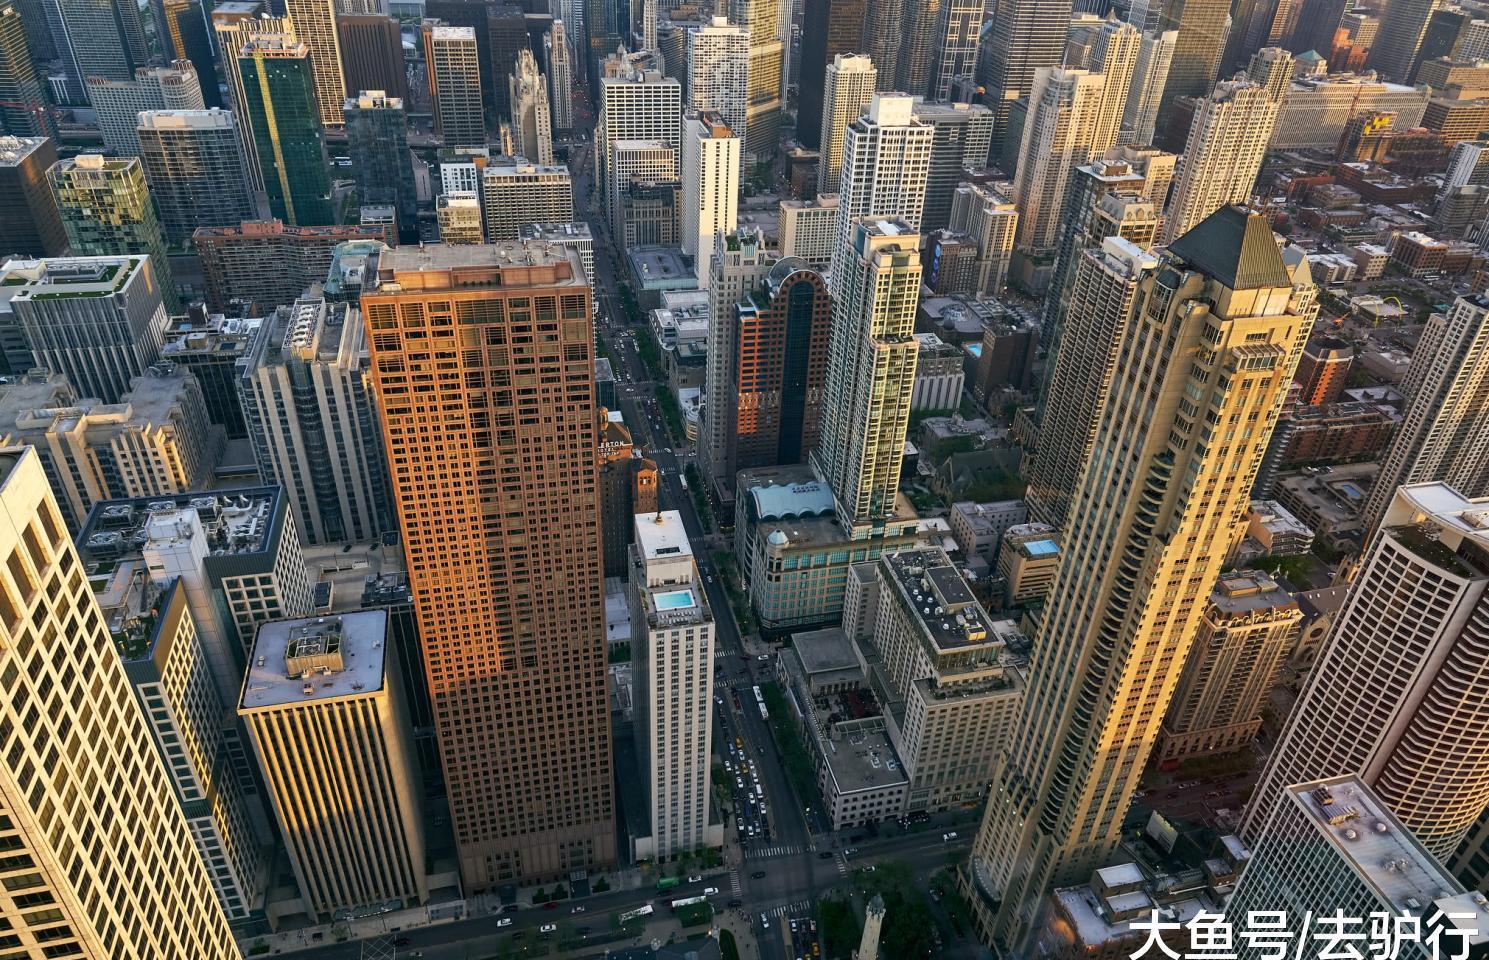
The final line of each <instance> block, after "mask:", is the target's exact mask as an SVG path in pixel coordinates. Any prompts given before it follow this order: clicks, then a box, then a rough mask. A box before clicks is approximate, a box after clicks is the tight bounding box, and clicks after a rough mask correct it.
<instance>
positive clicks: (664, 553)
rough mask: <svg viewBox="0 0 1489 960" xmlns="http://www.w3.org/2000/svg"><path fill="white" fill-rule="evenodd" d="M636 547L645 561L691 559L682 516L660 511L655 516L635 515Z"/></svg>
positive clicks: (675, 512) (690, 547) (691, 552)
mask: <svg viewBox="0 0 1489 960" xmlns="http://www.w3.org/2000/svg"><path fill="white" fill-rule="evenodd" d="M636 546H637V547H638V549H639V550H640V551H641V555H642V556H643V557H644V558H646V559H647V560H666V559H672V558H677V557H691V556H692V555H693V548H692V546H691V545H690V544H689V543H688V532H687V530H686V529H684V528H683V523H682V514H681V513H678V512H677V511H676V510H660V511H658V512H657V513H655V514H644V513H638V514H637V515H636Z"/></svg>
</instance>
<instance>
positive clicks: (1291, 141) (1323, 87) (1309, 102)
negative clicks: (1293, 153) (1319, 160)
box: [1267, 74, 1429, 152]
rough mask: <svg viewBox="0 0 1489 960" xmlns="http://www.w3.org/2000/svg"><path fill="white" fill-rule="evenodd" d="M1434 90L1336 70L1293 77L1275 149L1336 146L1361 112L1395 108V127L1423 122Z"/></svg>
mask: <svg viewBox="0 0 1489 960" xmlns="http://www.w3.org/2000/svg"><path fill="white" fill-rule="evenodd" d="M1428 97H1429V90H1428V88H1427V87H1425V86H1419V87H1408V86H1403V85H1401V84H1399V83H1385V82H1382V81H1380V80H1377V79H1376V78H1375V77H1374V76H1372V75H1370V74H1333V75H1330V76H1326V77H1307V78H1300V79H1296V80H1293V81H1292V82H1291V83H1290V84H1288V86H1287V89H1286V90H1285V91H1284V92H1283V94H1282V104H1281V106H1280V108H1279V109H1278V111H1277V123H1276V126H1274V127H1273V129H1272V135H1271V137H1270V139H1269V140H1268V142H1267V148H1268V149H1270V150H1325V151H1331V152H1332V151H1333V150H1334V149H1335V148H1336V147H1337V146H1338V145H1339V142H1340V139H1341V138H1342V137H1343V136H1344V132H1345V128H1346V127H1347V126H1348V125H1349V122H1350V121H1351V120H1353V119H1354V118H1356V117H1360V116H1365V115H1369V114H1372V113H1394V114H1395V115H1396V116H1395V118H1394V119H1393V120H1392V121H1391V128H1392V129H1394V130H1410V129H1412V128H1413V127H1419V126H1421V125H1422V116H1423V114H1424V113H1425V112H1426V110H1427V100H1428Z"/></svg>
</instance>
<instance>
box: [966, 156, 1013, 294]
mask: <svg viewBox="0 0 1489 960" xmlns="http://www.w3.org/2000/svg"><path fill="white" fill-rule="evenodd" d="M1018 225H1019V209H1018V207H1017V206H1016V205H1015V204H1014V202H1013V201H1012V200H1011V199H1010V198H1008V197H1006V196H1004V195H1003V194H1002V193H1000V192H998V191H997V190H995V189H993V187H992V186H990V185H986V184H980V183H964V184H961V185H960V186H958V187H957V188H956V192H955V193H953V194H952V196H951V223H950V226H951V229H952V230H955V231H957V232H958V233H965V234H967V236H969V237H971V238H972V241H973V242H974V243H976V244H977V279H976V284H975V286H974V292H975V293H985V294H988V295H989V296H994V297H996V296H1000V295H1001V294H1002V293H1003V288H1004V287H1005V286H1006V285H1007V283H1008V267H1009V265H1010V263H1011V262H1012V260H1013V244H1014V240H1015V239H1016V238H1017V237H1018Z"/></svg>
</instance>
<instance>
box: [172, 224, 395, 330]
mask: <svg viewBox="0 0 1489 960" xmlns="http://www.w3.org/2000/svg"><path fill="white" fill-rule="evenodd" d="M384 239H386V234H385V233H384V231H383V229H382V228H381V227H373V226H361V225H358V224H347V225H345V226H329V227H296V226H286V225H285V223H284V221H282V220H245V221H243V223H241V224H239V225H237V226H232V227H201V228H199V229H198V230H197V231H196V232H195V233H193V234H192V235H191V243H192V246H193V247H195V248H196V254H197V257H198V258H199V259H200V260H201V262H202V279H203V281H204V285H205V286H206V292H207V306H208V307H209V308H210V309H212V310H214V311H221V310H225V309H227V306H228V304H229V303H230V302H232V301H234V300H238V301H241V302H242V303H243V304H244V306H243V308H242V309H244V310H246V311H248V312H249V313H250V314H255V315H263V314H266V313H268V312H270V311H272V310H274V309H275V308H276V307H281V306H283V305H285V304H287V303H294V302H295V300H296V299H297V298H298V297H299V296H300V295H301V294H303V293H304V292H305V289H306V288H307V287H309V286H310V285H311V284H312V283H322V282H324V281H325V279H326V271H327V270H329V269H330V267H331V254H332V251H334V250H335V249H336V248H337V247H338V246H340V245H341V244H343V243H348V242H352V241H358V240H361V241H367V240H384Z"/></svg>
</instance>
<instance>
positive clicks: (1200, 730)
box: [1153, 570, 1303, 767]
mask: <svg viewBox="0 0 1489 960" xmlns="http://www.w3.org/2000/svg"><path fill="white" fill-rule="evenodd" d="M1302 621H1303V612H1302V611H1301V610H1300V609H1299V608H1298V603H1297V601H1296V600H1294V599H1293V597H1292V595H1291V594H1289V593H1288V592H1287V591H1285V590H1283V589H1282V588H1281V587H1280V586H1278V585H1277V582H1276V581H1275V580H1273V579H1271V578H1270V577H1268V576H1266V575H1265V574H1261V573H1257V572H1254V571H1249V570H1241V571H1235V572H1232V573H1226V574H1222V575H1221V576H1220V580H1219V582H1218V583H1217V584H1216V586H1215V589H1214V591H1212V592H1211V594H1210V603H1209V605H1208V606H1206V607H1205V612H1204V615H1203V617H1202V618H1201V620H1200V623H1199V630H1198V635H1197V636H1196V637H1195V638H1194V642H1193V644H1192V645H1191V646H1192V649H1191V652H1190V655H1189V658H1188V660H1186V661H1185V663H1184V674H1183V676H1181V677H1180V678H1179V685H1178V686H1177V687H1175V688H1174V695H1173V699H1172V701H1171V702H1170V703H1169V708H1168V713H1167V714H1166V715H1165V716H1164V718H1163V727H1162V729H1161V730H1160V731H1159V734H1158V745H1157V746H1156V747H1154V749H1153V757H1154V760H1155V761H1156V762H1157V763H1158V764H1159V766H1160V767H1171V766H1176V765H1177V764H1178V763H1179V762H1181V761H1183V760H1187V759H1189V758H1190V757H1201V756H1207V755H1209V754H1216V753H1232V752H1235V751H1237V750H1246V749H1249V748H1250V747H1251V741H1252V740H1254V739H1255V738H1256V735H1257V733H1258V731H1260V730H1261V725H1262V716H1261V711H1262V704H1263V702H1264V701H1265V699H1266V696H1267V691H1268V690H1270V689H1271V686H1272V682H1273V680H1274V678H1275V676H1276V672H1277V665H1278V664H1279V663H1281V662H1282V660H1283V658H1284V657H1285V656H1287V654H1288V653H1290V652H1291V651H1292V648H1293V643H1294V640H1295V639H1296V637H1297V635H1298V630H1299V628H1300V627H1301V625H1302Z"/></svg>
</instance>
